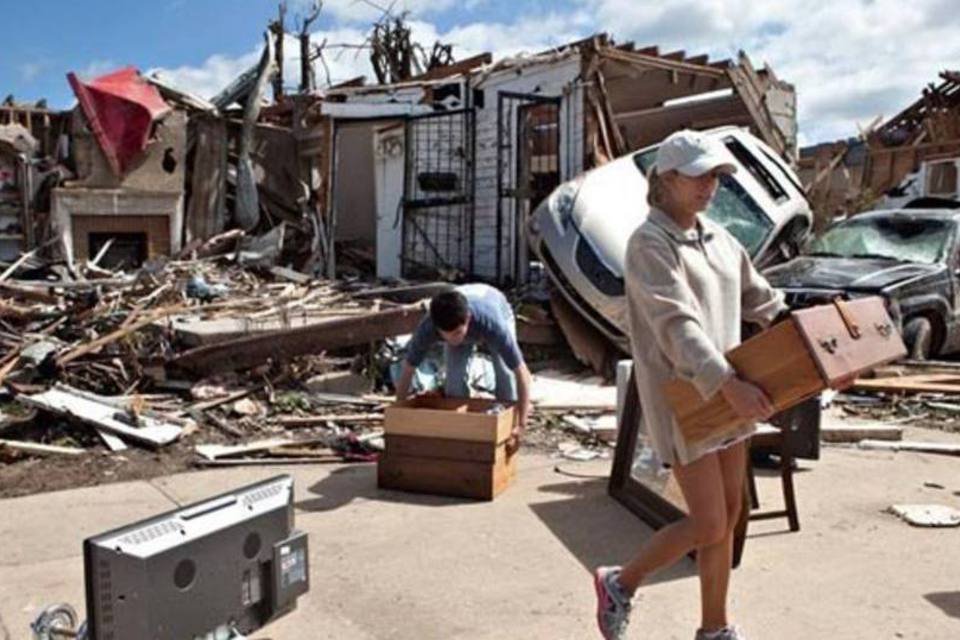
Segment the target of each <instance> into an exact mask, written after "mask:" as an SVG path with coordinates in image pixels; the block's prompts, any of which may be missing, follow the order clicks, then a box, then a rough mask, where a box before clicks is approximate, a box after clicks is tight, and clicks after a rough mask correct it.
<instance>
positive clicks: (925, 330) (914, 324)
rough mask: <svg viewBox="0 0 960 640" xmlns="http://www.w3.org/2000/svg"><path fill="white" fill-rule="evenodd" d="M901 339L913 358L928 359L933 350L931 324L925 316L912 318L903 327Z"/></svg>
mask: <svg viewBox="0 0 960 640" xmlns="http://www.w3.org/2000/svg"><path fill="white" fill-rule="evenodd" d="M903 341H904V342H905V343H906V344H907V352H908V353H909V355H910V357H911V358H912V359H914V360H928V359H929V358H930V355H931V353H930V352H931V351H932V350H933V325H932V324H930V321H929V320H928V319H927V318H913V319H911V320H908V321H907V324H906V325H904V327H903Z"/></svg>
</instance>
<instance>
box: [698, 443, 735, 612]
mask: <svg viewBox="0 0 960 640" xmlns="http://www.w3.org/2000/svg"><path fill="white" fill-rule="evenodd" d="M746 451H747V445H746V442H741V443H738V444H735V445H733V446H732V447H729V448H727V449H724V450H722V451H720V452H718V454H717V457H718V462H719V465H720V474H721V476H722V478H723V492H724V498H723V504H724V506H725V509H726V521H727V527H726V530H725V532H724V535H723V537H722V539H721V540H719V541H718V542H716V543H715V544H712V545H709V546H705V547H701V548H700V549H699V551H698V552H697V563H698V568H699V571H700V605H701V616H702V621H701V626H702V627H703V628H704V629H719V628H721V627H724V626H726V625H727V624H728V620H727V592H728V588H729V585H730V571H731V565H732V564H733V532H734V529H735V528H736V524H737V520H738V518H739V516H740V509H741V508H742V505H743V483H744V481H745V471H746V464H747V461H746Z"/></svg>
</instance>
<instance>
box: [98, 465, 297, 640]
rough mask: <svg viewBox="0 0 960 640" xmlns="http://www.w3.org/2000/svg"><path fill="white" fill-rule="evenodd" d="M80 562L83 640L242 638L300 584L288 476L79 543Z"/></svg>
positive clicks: (284, 605)
mask: <svg viewBox="0 0 960 640" xmlns="http://www.w3.org/2000/svg"><path fill="white" fill-rule="evenodd" d="M83 560H84V577H85V582H86V596H87V634H88V636H87V637H88V638H90V640H193V639H195V638H226V637H230V634H231V633H232V632H237V633H242V634H247V633H250V632H252V631H255V630H256V629H258V628H260V627H262V626H263V625H264V624H266V623H267V622H269V621H270V620H273V619H274V618H276V617H278V616H281V615H283V614H285V613H288V612H289V611H291V610H293V609H294V608H295V607H296V601H297V598H298V597H299V596H300V595H302V594H303V593H306V591H307V590H308V589H309V584H310V571H309V561H308V549H307V537H306V534H304V533H301V532H298V531H295V530H294V528H293V479H292V478H291V477H290V476H288V475H281V476H277V477H274V478H271V479H269V480H265V481H263V482H258V483H256V484H252V485H249V486H245V487H242V488H239V489H236V490H234V491H230V492H228V493H224V494H222V495H218V496H215V497H212V498H209V499H207V500H203V501H201V502H197V503H195V504H191V505H189V506H186V507H182V508H180V509H176V510H174V511H170V512H167V513H163V514H161V515H158V516H155V517H152V518H148V519H146V520H142V521H140V522H136V523H134V524H130V525H127V526H123V527H120V528H118V529H114V530H112V531H108V532H106V533H102V534H100V535H97V536H94V537H92V538H88V539H87V540H85V541H84V543H83Z"/></svg>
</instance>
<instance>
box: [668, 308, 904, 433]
mask: <svg viewBox="0 0 960 640" xmlns="http://www.w3.org/2000/svg"><path fill="white" fill-rule="evenodd" d="M906 354H907V350H906V347H905V346H904V344H903V340H902V339H901V338H900V335H899V333H898V332H897V330H896V328H895V326H894V324H893V322H892V321H891V319H890V316H889V315H888V314H887V311H886V308H885V306H884V304H883V300H882V299H881V298H878V297H870V298H860V299H857V300H853V301H848V302H847V301H845V302H837V303H834V304H827V305H819V306H816V307H810V308H808V309H801V310H797V311H794V312H793V313H792V314H791V317H790V319H789V320H786V321H784V322H781V323H779V324H777V325H775V326H773V327H771V328H770V329H768V330H766V331H764V332H763V333H760V334H758V335H756V336H754V337H753V338H751V339H749V340H747V341H746V342H744V343H743V344H741V345H740V346H738V347H736V348H734V349H732V350H731V351H730V352H729V353H727V359H728V360H729V361H730V364H732V365H733V368H734V369H736V371H737V374H738V375H739V376H740V377H741V378H743V379H744V380H748V381H750V382H752V383H754V384H756V385H757V386H759V387H760V388H761V389H763V390H764V391H765V392H766V394H767V395H768V396H769V397H770V399H771V400H772V401H773V404H774V406H775V407H776V408H777V410H778V411H782V410H784V409H787V408H789V407H792V406H794V405H796V404H798V403H800V402H802V401H803V400H806V399H807V398H810V397H812V396H815V395H817V394H818V393H820V392H822V391H823V390H824V389H826V388H828V387H829V386H831V385H833V384H836V383H838V382H840V381H842V380H844V379H847V378H849V377H851V376H854V375H859V374H862V373H864V372H865V371H869V370H870V369H873V368H874V367H877V366H880V365H882V364H886V363H888V362H892V361H894V360H897V359H899V358H902V357H904V356H905V355H906ZM664 392H665V394H666V396H667V400H668V402H669V403H670V406H671V408H672V409H673V411H674V415H675V416H676V419H677V425H678V426H679V429H680V432H681V434H682V436H683V437H684V439H685V440H686V441H687V442H688V443H690V444H699V443H704V442H708V441H710V442H714V441H722V439H723V436H724V435H725V434H729V433H732V432H734V431H736V430H737V429H738V428H739V427H741V426H743V425H744V424H746V423H747V422H749V420H744V419H742V418H740V417H739V416H738V415H737V414H736V412H735V411H734V410H733V407H731V406H730V405H729V403H727V401H726V400H725V399H724V398H723V396H722V395H721V394H719V393H718V394H716V395H715V396H714V397H712V398H710V399H709V400H704V399H703V398H702V397H701V396H700V394H699V392H698V391H697V390H696V389H695V388H694V387H693V385H691V384H690V383H688V382H685V381H681V380H674V381H672V382H670V383H668V384H667V385H665V386H664Z"/></svg>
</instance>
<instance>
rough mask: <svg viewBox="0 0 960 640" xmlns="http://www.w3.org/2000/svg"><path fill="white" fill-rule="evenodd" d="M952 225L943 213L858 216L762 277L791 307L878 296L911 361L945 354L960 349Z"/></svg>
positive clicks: (951, 214)
mask: <svg viewBox="0 0 960 640" xmlns="http://www.w3.org/2000/svg"><path fill="white" fill-rule="evenodd" d="M958 220H960V211H956V210H947V209H924V210H918V209H895V210H890V211H871V212H868V213H862V214H859V215H856V216H854V217H852V218H848V219H847V220H844V221H843V222H839V223H837V224H835V225H833V226H831V227H830V228H829V229H827V231H825V232H824V233H823V234H822V235H821V236H820V237H819V238H817V239H816V240H814V241H813V242H812V243H811V244H810V245H809V246H808V247H807V248H806V249H805V250H804V252H803V255H801V256H799V257H797V258H795V259H793V260H791V261H790V262H787V263H785V264H782V265H779V266H776V267H773V268H771V269H768V270H767V271H766V272H765V273H764V275H766V276H767V279H768V280H769V281H770V283H771V284H773V285H774V286H776V287H778V288H780V289H782V290H783V291H784V292H785V293H786V295H787V302H788V303H789V304H790V306H791V307H803V306H809V305H811V304H819V303H822V302H825V301H829V300H831V299H833V298H836V297H838V296H840V297H844V298H855V297H859V296H866V295H880V296H883V298H884V299H885V300H886V301H887V307H888V309H889V310H890V313H891V316H892V317H893V318H894V320H895V321H897V322H898V323H899V325H900V327H901V329H902V332H903V337H904V341H905V342H906V343H907V348H908V349H909V351H910V356H911V357H913V358H918V359H926V358H930V357H933V356H936V355H940V354H946V353H951V352H953V351H956V350H958V348H960V326H958V321H960V318H958V309H960V287H958V278H957V277H958V275H960V270H958V269H960V253H958V238H957V224H958Z"/></svg>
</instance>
